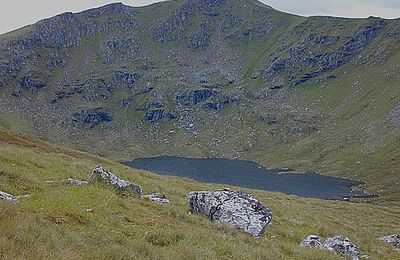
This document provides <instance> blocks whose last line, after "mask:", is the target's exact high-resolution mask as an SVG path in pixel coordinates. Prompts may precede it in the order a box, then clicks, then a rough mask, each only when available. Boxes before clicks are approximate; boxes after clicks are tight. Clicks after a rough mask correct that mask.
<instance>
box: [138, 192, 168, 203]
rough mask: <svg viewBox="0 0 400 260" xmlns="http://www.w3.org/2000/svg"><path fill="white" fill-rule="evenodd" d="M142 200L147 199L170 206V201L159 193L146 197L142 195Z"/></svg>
mask: <svg viewBox="0 0 400 260" xmlns="http://www.w3.org/2000/svg"><path fill="white" fill-rule="evenodd" d="M143 198H145V199H148V200H150V201H154V202H158V203H161V204H170V201H169V200H168V199H167V198H166V197H165V196H164V195H163V194H160V193H151V194H148V195H144V196H143Z"/></svg>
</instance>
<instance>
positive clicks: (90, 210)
mask: <svg viewBox="0 0 400 260" xmlns="http://www.w3.org/2000/svg"><path fill="white" fill-rule="evenodd" d="M85 211H86V212H93V209H90V208H89V209H85Z"/></svg>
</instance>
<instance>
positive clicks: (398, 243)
mask: <svg viewBox="0 0 400 260" xmlns="http://www.w3.org/2000/svg"><path fill="white" fill-rule="evenodd" d="M379 240H380V241H383V242H385V243H388V244H391V245H394V246H395V247H396V250H397V251H400V235H397V234H394V235H389V236H383V237H380V238H379Z"/></svg>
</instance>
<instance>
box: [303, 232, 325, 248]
mask: <svg viewBox="0 0 400 260" xmlns="http://www.w3.org/2000/svg"><path fill="white" fill-rule="evenodd" d="M300 246H301V247H310V248H318V249H321V248H322V243H321V239H320V238H319V236H316V235H309V236H308V237H306V238H305V239H304V240H303V241H302V242H301V244H300Z"/></svg>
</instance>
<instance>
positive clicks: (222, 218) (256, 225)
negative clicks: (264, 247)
mask: <svg viewBox="0 0 400 260" xmlns="http://www.w3.org/2000/svg"><path fill="white" fill-rule="evenodd" d="M189 207H190V212H192V213H194V214H202V215H205V216H207V217H208V218H209V219H210V220H211V221H214V222H217V223H226V224H228V225H231V226H234V227H236V228H238V229H240V230H243V231H244V232H246V233H249V234H250V235H252V236H254V237H260V236H262V235H263V234H264V230H265V228H266V226H267V225H268V224H269V223H270V222H271V220H272V213H271V211H270V210H269V209H268V208H266V207H265V206H264V205H263V204H262V203H261V202H260V201H259V200H257V199H256V198H255V197H253V196H252V195H250V194H246V193H241V192H235V191H229V190H216V191H199V192H190V193H189Z"/></svg>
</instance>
